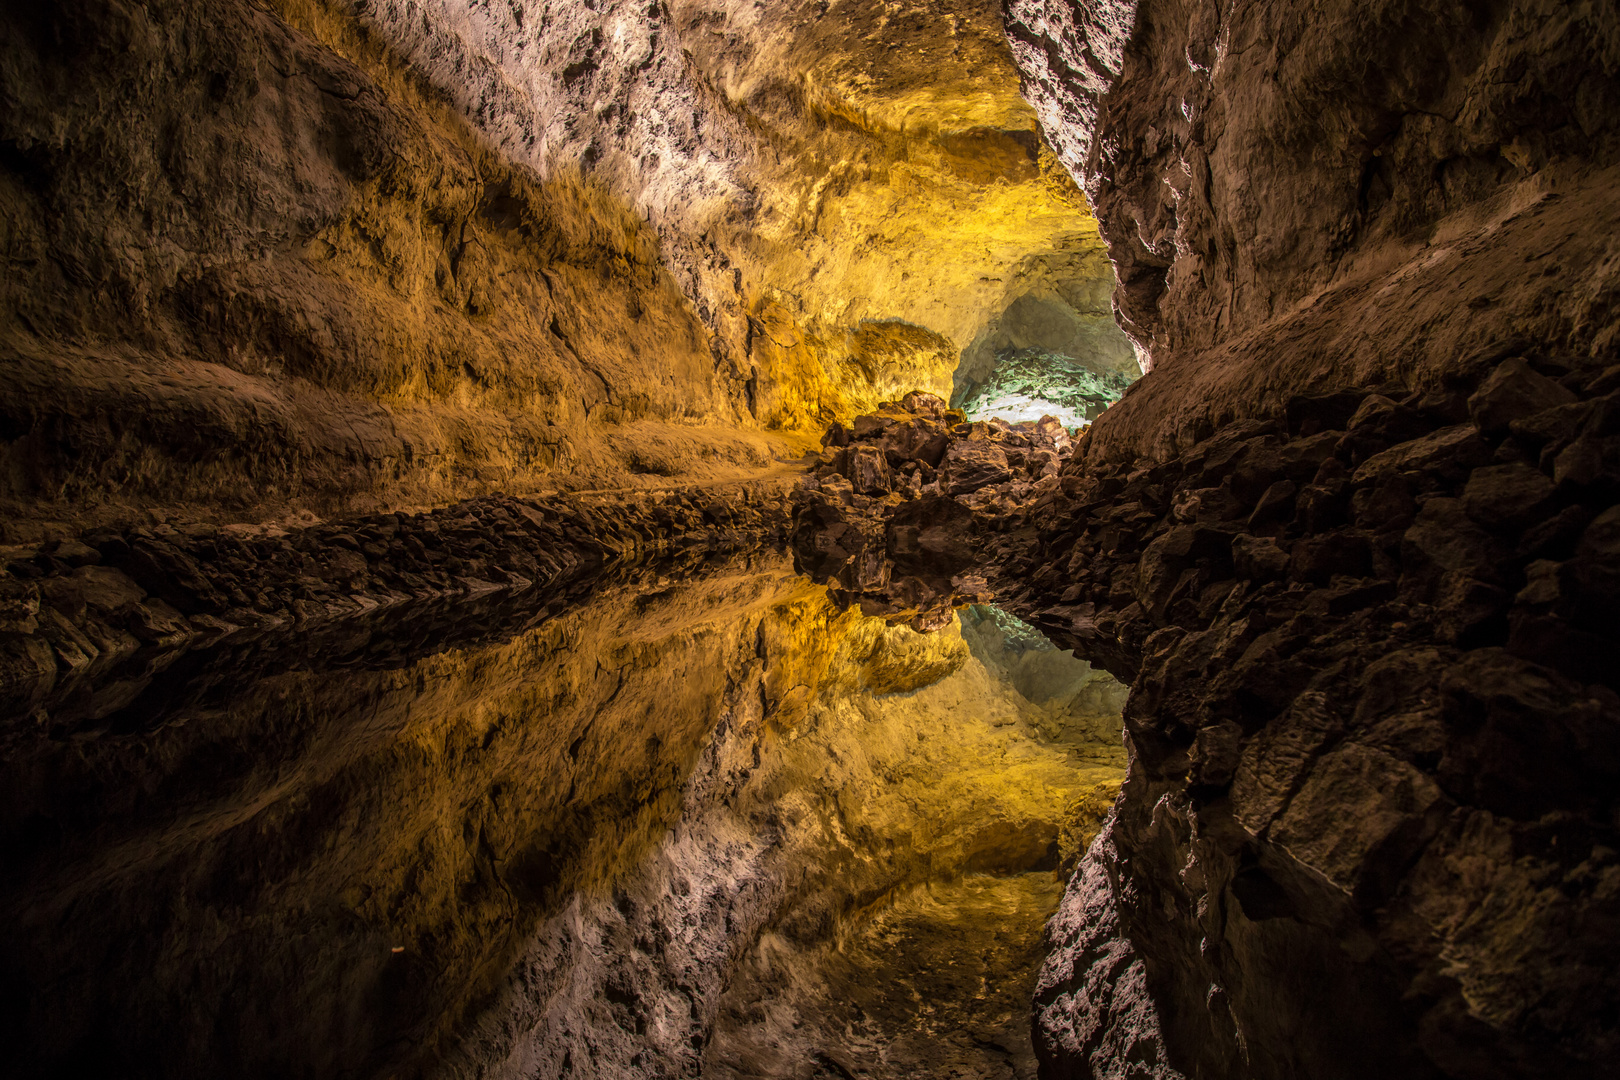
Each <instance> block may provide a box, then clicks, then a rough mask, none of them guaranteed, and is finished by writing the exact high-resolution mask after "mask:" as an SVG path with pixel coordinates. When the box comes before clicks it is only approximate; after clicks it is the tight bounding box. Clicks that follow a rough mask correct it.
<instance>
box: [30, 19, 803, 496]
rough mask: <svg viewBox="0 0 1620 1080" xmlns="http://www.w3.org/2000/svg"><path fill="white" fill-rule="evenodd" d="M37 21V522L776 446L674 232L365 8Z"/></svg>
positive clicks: (683, 467) (33, 410) (447, 483)
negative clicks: (498, 122)
mask: <svg viewBox="0 0 1620 1080" xmlns="http://www.w3.org/2000/svg"><path fill="white" fill-rule="evenodd" d="M5 19H6V21H7V29H6V34H5V40H6V42H7V46H6V49H5V55H4V61H3V63H0V78H3V79H4V81H5V93H4V94H3V95H0V97H3V100H4V101H5V115H4V120H3V123H4V130H5V134H4V146H5V147H6V151H7V154H6V162H5V164H6V167H5V170H4V179H3V190H4V196H3V198H4V220H5V222H6V238H5V244H6V251H7V258H8V260H9V266H10V267H11V268H12V269H11V272H9V273H8V274H7V275H6V281H5V283H4V286H3V289H4V297H3V303H4V305H5V318H4V327H5V329H4V335H5V349H6V357H5V362H4V364H3V366H0V378H3V379H4V380H5V384H4V401H5V405H4V408H5V415H6V419H5V430H4V432H3V434H4V439H5V441H4V444H3V451H0V453H3V455H4V460H5V464H4V477H5V481H4V484H5V488H4V497H5V499H6V507H7V511H8V516H9V517H11V518H12V519H13V520H18V521H25V520H28V519H34V518H39V517H41V516H47V517H48V516H50V515H57V516H58V517H59V519H63V518H65V519H66V520H67V521H68V522H69V523H70V524H71V523H75V522H77V523H79V524H83V523H85V522H86V521H92V522H93V521H94V520H95V519H96V518H97V517H98V516H102V517H107V516H114V517H115V516H118V515H120V514H127V513H128V512H129V508H130V507H132V506H136V507H139V506H150V505H154V504H155V505H159V506H167V507H169V508H171V510H172V509H173V508H176V507H182V508H186V512H187V513H190V514H192V515H202V516H218V517H225V518H227V519H231V518H235V519H253V518H262V517H265V516H273V515H276V514H278V513H282V512H285V511H286V509H287V508H288V507H312V508H314V509H315V510H316V511H318V512H327V511H330V510H332V509H336V508H341V507H349V508H374V507H376V506H378V505H383V506H386V505H389V504H398V503H399V502H401V501H404V502H407V503H409V502H411V501H417V502H428V501H448V500H449V499H451V498H454V497H459V496H466V495H471V494H476V493H478V492H479V491H481V490H490V489H492V488H497V487H502V486H515V487H520V488H521V487H524V486H529V487H533V486H534V485H535V484H536V483H537V482H538V478H539V477H542V476H544V475H556V474H561V475H564V476H572V477H574V478H575V480H574V482H575V483H576V484H577V485H579V486H589V485H590V484H591V483H592V482H597V483H599V482H601V480H602V479H603V478H604V477H623V476H625V475H626V474H629V473H642V474H669V473H676V472H682V471H686V472H696V473H699V474H701V473H702V472H703V471H704V468H705V461H704V459H705V458H707V459H708V461H707V465H708V466H710V467H711V468H710V471H711V472H712V471H715V468H714V467H717V468H718V469H719V471H723V470H724V469H725V468H726V467H738V466H746V467H755V468H757V467H759V466H761V465H762V464H766V463H768V462H769V460H770V458H771V454H772V444H771V443H770V442H769V441H767V440H764V439H761V438H758V437H754V436H748V435H741V434H734V432H735V430H736V427H737V419H738V411H739V409H741V408H742V404H741V398H742V393H741V388H740V384H739V383H738V382H736V381H734V380H728V378H727V377H726V376H725V375H724V373H721V372H717V371H716V370H715V366H714V362H713V359H712V357H711V355H710V353H709V350H708V347H707V344H706V339H707V332H706V331H705V330H704V329H703V327H702V325H701V324H700V323H699V322H698V321H697V319H696V318H695V317H694V316H693V314H692V313H691V311H690V309H689V305H688V304H687V302H686V300H685V299H684V297H683V296H682V295H681V293H680V291H679V289H678V287H677V286H676V284H675V283H674V282H673V280H672V279H671V278H670V277H669V275H668V273H667V272H666V271H665V270H664V269H662V267H661V264H660V261H659V255H658V241H657V238H656V236H655V235H654V234H652V232H651V231H650V230H648V229H647V228H646V227H645V226H644V225H643V224H642V223H641V222H639V221H638V220H637V219H636V218H635V217H634V216H633V215H632V214H631V213H630V212H629V211H628V209H627V208H625V207H624V206H623V205H622V204H621V203H620V202H618V201H617V200H615V199H614V198H613V197H612V196H610V195H609V194H607V193H606V192H604V191H603V190H602V189H601V188H600V186H599V185H592V184H589V183H585V182H581V181H580V180H579V179H578V178H577V177H573V178H559V179H556V180H554V181H552V182H549V183H546V184H541V183H538V182H537V181H536V180H535V178H534V177H532V176H531V175H528V174H527V173H525V172H524V171H523V170H521V169H519V168H517V167H515V166H514V165H513V163H512V162H510V161H508V160H505V159H503V158H501V157H500V156H499V155H497V154H494V153H492V152H491V151H490V150H489V149H488V148H487V147H486V146H485V145H484V144H483V143H482V142H481V141H480V139H479V138H478V137H477V136H476V134H475V133H474V132H473V131H472V130H471V129H470V128H469V127H468V126H467V125H466V124H465V123H464V122H463V121H462V120H461V119H460V118H459V117H458V116H456V115H455V113H454V112H453V110H451V109H450V108H449V107H447V106H446V105H445V104H444V103H443V101H442V99H441V98H440V97H439V96H438V95H437V94H436V93H435V92H434V91H432V90H431V89H430V88H428V87H426V86H425V85H424V84H423V83H422V82H421V80H420V79H418V78H417V77H416V76H414V75H413V74H412V73H411V72H410V71H409V70H408V69H407V68H406V67H405V66H404V65H403V64H401V63H400V62H399V61H398V60H397V58H396V57H395V56H394V55H393V54H392V53H390V52H389V51H388V50H387V48H386V47H385V46H384V45H383V44H381V43H379V42H378V41H376V40H375V39H374V38H372V37H369V36H367V35H365V34H364V33H362V32H360V31H359V29H358V28H357V27H356V26H355V25H353V23H352V21H349V20H347V19H345V18H344V17H341V16H338V15H336V14H334V13H333V12H331V11H330V10H328V9H326V8H323V7H320V6H317V5H306V4H287V5H281V6H279V7H278V8H275V9H271V10H266V9H261V8H258V7H255V6H252V5H247V4H237V3H227V4H209V5H201V4H191V3H182V2H160V3H155V4H150V5H135V6H117V5H107V4H101V3H78V4H66V5H51V6H49V7H45V8H26V9H23V8H19V9H14V10H9V11H8V12H7V13H6V15H5ZM604 316H606V317H604ZM646 357H657V358H658V362H657V363H656V364H649V363H647V362H646V360H645V359H644V358H646ZM694 422H696V423H700V424H704V425H706V426H705V427H704V428H703V430H702V431H700V432H694V431H693V424H694ZM610 424H611V425H616V426H617V427H618V428H620V429H623V435H624V437H622V438H620V439H617V440H610V439H608V438H606V437H605V435H604V430H605V428H606V427H607V425H610ZM717 425H718V426H717Z"/></svg>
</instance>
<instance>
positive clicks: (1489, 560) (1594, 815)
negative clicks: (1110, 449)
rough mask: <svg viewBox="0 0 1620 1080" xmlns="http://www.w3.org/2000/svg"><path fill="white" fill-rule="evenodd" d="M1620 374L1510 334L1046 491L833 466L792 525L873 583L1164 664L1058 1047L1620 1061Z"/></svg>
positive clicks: (886, 425)
mask: <svg viewBox="0 0 1620 1080" xmlns="http://www.w3.org/2000/svg"><path fill="white" fill-rule="evenodd" d="M1617 387H1620V366H1617V365H1614V364H1612V363H1605V362H1601V361H1598V362H1592V361H1587V362H1571V361H1567V360H1562V359H1552V358H1547V357H1533V358H1530V359H1525V358H1512V359H1509V360H1507V361H1504V362H1503V363H1501V364H1500V365H1498V366H1497V367H1496V368H1495V369H1494V370H1493V371H1492V372H1491V374H1490V375H1489V376H1487V377H1486V378H1485V379H1484V380H1482V381H1480V382H1477V383H1454V384H1453V385H1451V386H1450V388H1449V389H1446V390H1443V391H1438V392H1427V393H1421V392H1420V393H1409V394H1408V393H1404V392H1402V391H1401V390H1400V389H1399V388H1397V387H1388V388H1384V389H1383V390H1381V391H1366V390H1363V391H1356V392H1339V393H1335V394H1328V395H1318V396H1311V397H1306V396H1299V397H1295V398H1293V399H1290V401H1289V402H1288V404H1287V407H1286V408H1285V409H1284V410H1283V413H1282V415H1280V416H1278V417H1275V418H1272V419H1268V420H1247V421H1238V422H1235V423H1232V424H1229V425H1227V426H1226V427H1224V428H1222V429H1220V430H1218V431H1216V432H1215V433H1214V434H1213V435H1211V436H1210V437H1208V438H1205V439H1201V440H1198V441H1197V442H1195V443H1194V444H1193V445H1192V446H1191V447H1190V448H1189V449H1188V450H1187V451H1185V452H1183V453H1181V454H1179V455H1176V456H1173V457H1171V458H1169V459H1167V460H1165V461H1163V462H1140V461H1138V462H1120V461H1116V460H1113V459H1111V458H1110V457H1108V455H1107V454H1106V453H1103V452H1101V451H1100V450H1099V448H1098V446H1096V445H1094V444H1093V443H1092V440H1091V437H1090V436H1089V435H1088V436H1086V437H1084V438H1082V439H1081V441H1080V443H1079V447H1078V449H1076V450H1074V451H1072V452H1070V451H1068V450H1062V451H1059V456H1060V457H1061V458H1062V462H1063V463H1062V464H1061V465H1060V466H1059V468H1058V471H1057V473H1056V475H1055V476H1054V477H1052V478H1050V479H1049V480H1042V481H1040V482H1038V483H1035V484H1033V485H1032V484H1030V483H1028V481H1022V482H1020V481H1018V480H1016V479H1009V478H1008V476H1007V475H1006V471H1005V470H1003V471H1002V472H1001V473H999V474H994V473H991V472H988V471H982V470H981V471H976V472H975V473H974V474H973V475H972V478H971V482H969V479H968V477H967V475H966V474H962V475H961V476H960V478H958V477H957V476H956V474H954V473H952V472H951V471H950V470H948V469H941V470H940V471H939V473H938V476H937V478H931V479H930V482H929V483H927V484H924V485H921V487H920V488H914V487H912V486H908V485H907V484H906V483H904V482H903V480H904V477H905V474H904V473H897V474H896V475H897V476H899V477H900V478H901V479H898V480H896V481H893V482H891V484H890V486H889V488H888V489H887V490H885V491H883V492H879V493H877V494H876V495H875V496H873V495H868V496H857V497H851V495H850V493H848V492H844V488H846V487H848V486H849V484H848V483H847V482H846V483H843V484H840V482H839V481H841V480H843V479H844V478H843V477H842V476H841V475H839V474H838V473H836V472H835V471H834V466H831V465H829V466H828V467H827V468H825V469H824V470H823V473H824V475H822V476H819V477H817V478H814V479H811V480H807V481H806V489H807V490H806V494H805V496H804V497H803V498H804V502H803V507H804V508H803V511H802V513H801V516H800V528H799V534H798V537H797V539H796V542H795V543H796V547H797V550H798V551H799V552H800V558H801V561H802V562H803V564H804V565H806V566H807V567H808V568H810V569H813V570H816V571H817V572H818V573H820V574H823V575H827V576H829V577H830V578H831V579H833V580H835V581H837V582H838V583H839V584H840V585H841V586H842V589H843V592H842V593H835V595H842V596H844V597H845V600H846V602H856V601H858V602H859V603H860V604H861V606H862V607H864V608H866V609H867V610H871V611H877V612H884V613H887V614H888V615H889V617H892V618H904V617H911V616H912V615H913V613H915V612H922V613H925V614H926V613H927V612H929V611H930V610H933V609H934V607H935V605H944V604H949V603H955V602H960V601H961V600H962V599H963V598H973V597H985V596H991V595H993V596H995V598H996V602H997V603H998V604H1001V605H1003V606H1005V607H1006V608H1007V609H1008V610H1010V611H1012V612H1015V613H1017V614H1019V615H1021V616H1023V617H1024V618H1026V619H1028V620H1029V621H1030V622H1031V623H1033V624H1034V625H1035V626H1037V627H1039V628H1040V629H1041V630H1043V631H1044V632H1045V633H1046V634H1047V635H1048V636H1050V637H1051V638H1052V639H1053V640H1054V641H1055V642H1056V643H1057V644H1059V645H1060V646H1064V647H1069V648H1072V649H1074V650H1075V653H1076V655H1078V656H1081V657H1084V658H1086V659H1088V660H1090V661H1092V662H1093V663H1096V664H1100V665H1101V666H1103V667H1105V668H1107V669H1108V670H1109V671H1111V672H1112V673H1114V674H1115V675H1117V676H1118V677H1119V678H1120V679H1122V680H1126V681H1128V682H1129V683H1130V685H1131V694H1130V698H1129V701H1128V702H1127V705H1126V709H1125V718H1126V731H1127V736H1128V743H1129V746H1130V751H1131V763H1130V772H1129V777H1128V779H1127V781H1126V783H1125V786H1124V788H1123V790H1122V794H1121V797H1120V800H1119V802H1118V803H1117V804H1116V807H1115V812H1114V818H1113V820H1112V822H1111V824H1110V826H1109V828H1108V829H1107V830H1106V832H1105V835H1104V837H1103V839H1101V840H1099V841H1098V843H1097V844H1095V845H1094V846H1093V847H1092V849H1091V850H1090V852H1089V854H1088V856H1087V859H1086V861H1085V863H1084V864H1083V866H1082V867H1081V869H1080V871H1079V872H1078V873H1077V874H1076V875H1075V877H1074V878H1073V880H1072V881H1071V882H1070V885H1069V891H1068V894H1067V896H1066V898H1065V900H1064V905H1063V908H1062V910H1061V911H1060V913H1059V916H1058V918H1057V919H1056V920H1055V921H1054V923H1053V925H1052V930H1051V933H1052V939H1051V940H1052V946H1053V951H1052V953H1051V955H1050V956H1049V958H1048V960H1047V963H1046V966H1045V968H1044V969H1043V972H1042V976H1041V981H1040V984H1039V986H1038V989H1037V993H1036V1009H1037V1012H1036V1024H1037V1038H1036V1045H1037V1049H1038V1051H1039V1052H1040V1053H1041V1055H1042V1059H1043V1061H1044V1063H1045V1067H1046V1073H1045V1075H1049V1076H1054V1077H1071V1076H1072V1077H1090V1076H1113V1075H1133V1073H1132V1072H1131V1070H1132V1069H1134V1068H1137V1067H1138V1066H1140V1067H1141V1069H1143V1070H1144V1071H1143V1072H1142V1073H1141V1074H1142V1075H1153V1076H1159V1077H1174V1076H1210V1077H1217V1076H1247V1077H1289V1076H1300V1075H1308V1076H1313V1077H1338V1076H1343V1077H1346V1078H1348V1077H1362V1076H1369V1075H1378V1076H1399V1077H1469V1078H1476V1077H1477V1078H1485V1077H1489V1078H1493V1080H1494V1078H1507V1077H1530V1076H1538V1077H1540V1076H1569V1077H1576V1076H1585V1075H1591V1074H1592V1072H1593V1070H1600V1069H1601V1068H1602V1067H1603V1066H1602V1064H1601V1063H1602V1062H1604V1061H1607V1060H1610V1059H1612V1057H1613V1056H1614V1054H1615V1053H1616V1051H1617V1047H1620V1042H1617V1040H1620V1028H1617V1026H1616V1024H1615V1022H1614V1019H1613V1016H1612V1013H1611V1012H1610V1011H1609V1009H1608V1005H1607V1003H1608V1002H1609V1001H1611V1000H1613V997H1614V994H1615V992H1616V989H1617V988H1616V986H1615V982H1614V980H1615V976H1614V972H1615V971H1617V970H1620V955H1617V954H1616V941H1617V940H1620V939H1617V937H1616V935H1615V933H1614V928H1615V926H1616V925H1620V922H1617V920H1620V891H1617V888H1616V885H1617V883H1620V862H1617V861H1616V857H1615V852H1616V851H1617V850H1620V835H1617V833H1616V825H1615V822H1616V816H1615V815H1616V814H1617V812H1620V808H1617V806H1616V804H1615V792H1616V791H1617V790H1620V787H1617V784H1616V781H1617V780H1620V694H1617V692H1616V691H1617V684H1616V672H1617V671H1620V638H1617V637H1616V634H1615V626H1614V624H1613V620H1612V619H1611V618H1609V616H1608V611H1609V605H1611V603H1612V601H1611V599H1610V596H1611V593H1612V592H1613V582H1614V578H1615V568H1616V565H1617V562H1620V557H1617V556H1616V554H1615V552H1614V551H1613V550H1612V546H1613V537H1612V534H1613V532H1614V528H1615V521H1616V515H1617V513H1620V510H1617V509H1616V501H1617V498H1620V468H1617V459H1616V458H1615V456H1614V454H1613V446H1611V444H1612V443H1613V442H1614V441H1615V440H1616V439H1617V438H1620V435H1617V434H1615V432H1616V431H1620V429H1617V428H1616V427H1615V417H1617V416H1620V411H1617V410H1620V397H1617V394H1620V389H1617ZM855 430H856V432H857V433H860V432H866V433H868V434H867V438H868V439H870V440H871V441H872V442H873V443H877V444H879V445H882V444H883V443H888V444H890V445H895V446H898V444H901V443H902V442H903V441H904V440H903V436H904V433H905V427H904V425H902V424H898V423H895V422H894V421H893V420H890V419H888V418H886V417H883V416H882V415H880V416H878V417H873V418H862V420H861V421H858V422H857V424H856V428H855ZM836 434H837V432H834V435H836ZM1036 435H1037V433H1036V432H1034V431H1027V432H1020V431H1018V430H1017V429H1014V430H1013V431H1009V432H1004V433H1001V435H1000V438H1001V439H1003V440H1007V439H1023V440H1027V439H1030V438H1034V437H1036ZM995 439H996V433H995V432H994V431H993V430H990V429H988V428H986V429H982V430H981V429H979V426H978V425H966V424H963V425H958V426H957V427H956V428H954V429H951V430H950V431H949V432H948V440H949V445H948V446H946V447H940V448H936V451H937V453H938V456H939V457H940V459H941V460H945V461H950V460H954V459H959V458H961V457H962V456H963V453H964V452H967V453H972V454H975V455H978V456H983V455H984V454H985V453H986V452H987V450H988V449H989V448H992V447H995ZM975 442H979V443H980V444H981V447H983V448H984V449H980V450H973V446H974V443H975ZM861 449H864V447H863V446H862V443H861V440H860V439H859V438H857V439H856V440H855V441H854V442H853V443H852V445H851V447H850V448H849V450H847V451H845V454H846V456H847V459H848V463H849V464H848V465H847V466H846V467H847V468H848V469H849V471H851V472H853V473H854V474H855V475H856V476H857V477H859V476H862V475H864V473H863V472H862V470H861V469H860V468H859V467H858V466H857V465H856V463H857V462H858V461H861V460H864V458H865V455H862V454H860V453H859V452H858V451H859V450H861ZM997 449H999V448H997ZM1001 452H1002V453H1005V451H1001ZM1053 481H1055V482H1053ZM841 492H844V493H843V497H842V498H840V493H841Z"/></svg>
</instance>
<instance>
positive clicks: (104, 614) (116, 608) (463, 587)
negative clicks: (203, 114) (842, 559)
mask: <svg viewBox="0 0 1620 1080" xmlns="http://www.w3.org/2000/svg"><path fill="white" fill-rule="evenodd" d="M781 505H782V496H781V494H780V492H777V491H774V490H773V491H766V490H764V489H763V488H756V487H751V486H747V485H744V486H742V487H740V488H739V489H738V490H736V491H719V490H698V489H690V490H678V491H671V492H665V493H626V494H623V495H621V496H619V497H616V498H614V499H613V500H612V501H611V502H607V501H600V500H599V501H596V502H594V503H593V502H592V501H589V500H587V499H585V498H583V497H578V498H573V499H563V498H552V499H539V500H528V499H515V498H501V497H492V498H484V499H477V500H473V501H470V502H464V503H460V504H458V505H456V506H451V507H447V508H443V509H439V510H432V511H427V512H423V513H417V514H378V515H372V516H369V517H363V518H357V519H354V520H350V521H341V522H331V523H326V524H321V525H314V526H311V527H308V528H302V529H296V530H293V531H290V532H289V531H286V530H283V529H279V528H271V529H238V528H234V527H230V526H227V527H225V528H218V527H216V526H213V525H206V524H204V525H180V526H178V527H177V526H173V525H157V526H154V527H151V528H145V527H137V528H131V529H125V530H106V531H102V532H96V533H91V534H89V535H87V536H85V537H83V538H81V539H77V540H64V541H57V542H53V543H50V544H47V545H45V546H44V547H41V548H38V549H33V550H17V549H12V550H10V551H9V553H8V557H7V559H6V561H5V564H4V573H0V709H3V710H4V711H7V712H17V713H26V712H27V711H29V710H30V709H32V708H34V707H35V705H36V704H37V703H38V702H39V701H41V700H43V698H44V696H45V695H47V694H50V693H52V692H53V691H59V690H60V689H61V688H62V684H64V683H68V682H72V681H76V680H78V679H80V678H81V677H83V676H86V675H91V674H96V675H99V674H101V673H105V672H106V671H108V670H110V669H111V668H113V667H114V666H116V665H118V664H120V663H122V662H124V661H126V660H128V659H129V658H130V657H132V656H134V655H135V654H136V653H137V652H140V651H141V650H143V649H158V650H173V649H182V648H185V647H188V646H191V645H199V644H211V643H213V642H217V641H219V640H221V639H225V638H230V639H233V640H236V639H241V638H243V637H251V636H255V635H262V634H266V633H272V632H275V631H277V630H282V629H288V628H295V627H296V628H298V629H300V630H303V629H306V628H308V627H310V626H314V625H319V624H325V623H329V622H333V621H338V620H343V619H346V618H353V617H358V616H363V615H366V614H369V613H371V612H374V611H377V610H379V609H383V608H397V607H400V606H402V605H407V604H414V603H419V602H424V601H442V600H445V599H453V598H462V599H465V598H474V597H481V596H486V595H490V594H495V593H520V592H525V591H527V590H530V589H535V588H539V589H543V590H555V589H557V588H559V587H560V586H561V585H562V584H563V583H565V582H569V581H573V580H576V579H579V578H581V577H584V576H588V575H589V574H592V573H595V572H598V571H600V570H601V569H602V567H603V566H604V565H605V564H607V563H609V562H613V561H622V560H630V559H640V558H648V557H659V556H662V555H667V554H670V553H672V552H689V551H735V550H738V549H742V548H748V547H752V546H755V545H757V544H759V543H762V542H766V541H769V540H772V539H777V540H780V539H781V538H783V536H784V535H785V531H786V524H787V519H786V514H785V513H784V512H783V510H782V508H781Z"/></svg>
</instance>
